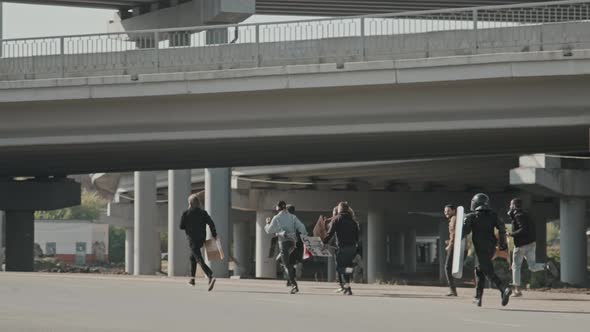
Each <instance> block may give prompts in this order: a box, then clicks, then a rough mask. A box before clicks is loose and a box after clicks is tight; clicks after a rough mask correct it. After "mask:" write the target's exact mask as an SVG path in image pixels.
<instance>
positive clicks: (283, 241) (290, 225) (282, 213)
mask: <svg viewBox="0 0 590 332" xmlns="http://www.w3.org/2000/svg"><path fill="white" fill-rule="evenodd" d="M276 210H277V211H278V213H277V215H275V216H274V217H273V218H272V219H271V218H267V219H266V226H264V230H265V231H266V233H267V234H278V236H279V250H280V252H281V261H282V262H283V266H285V267H286V268H285V273H286V274H287V279H288V280H289V281H290V282H291V287H292V288H291V294H296V293H298V292H299V286H298V285H297V281H296V280H295V266H294V265H291V264H289V257H290V254H291V252H292V251H293V250H294V249H295V245H296V243H297V233H299V234H300V235H307V230H306V229H305V226H304V225H303V223H301V221H300V220H299V219H297V217H296V216H295V215H292V214H291V213H289V212H288V211H287V203H285V202H284V201H279V202H278V203H277V206H276Z"/></svg>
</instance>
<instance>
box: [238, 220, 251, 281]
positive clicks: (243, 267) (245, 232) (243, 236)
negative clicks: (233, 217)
mask: <svg viewBox="0 0 590 332" xmlns="http://www.w3.org/2000/svg"><path fill="white" fill-rule="evenodd" d="M233 227H234V229H233V233H234V255H233V257H234V258H235V259H236V261H237V263H238V264H236V267H235V270H234V276H240V277H245V276H248V275H249V274H250V271H251V267H250V262H251V261H252V257H250V225H249V224H248V223H247V222H244V221H239V222H236V223H234V225H233Z"/></svg>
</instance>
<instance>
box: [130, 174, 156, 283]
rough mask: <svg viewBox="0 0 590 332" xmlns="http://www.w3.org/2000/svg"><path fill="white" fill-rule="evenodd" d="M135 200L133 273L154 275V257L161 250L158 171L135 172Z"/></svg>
mask: <svg viewBox="0 0 590 332" xmlns="http://www.w3.org/2000/svg"><path fill="white" fill-rule="evenodd" d="M134 176H135V183H134V186H135V200H134V204H133V207H134V245H135V247H134V252H133V254H134V259H133V274H135V275H152V274H155V273H156V269H157V266H156V262H155V259H154V257H155V256H156V255H157V252H158V250H159V245H160V243H159V241H156V236H157V234H158V231H157V228H156V216H157V207H156V173H155V172H135V174H134Z"/></svg>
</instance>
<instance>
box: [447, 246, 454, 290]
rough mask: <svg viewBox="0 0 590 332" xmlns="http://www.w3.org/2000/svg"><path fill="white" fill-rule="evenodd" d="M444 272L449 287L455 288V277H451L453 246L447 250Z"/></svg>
mask: <svg viewBox="0 0 590 332" xmlns="http://www.w3.org/2000/svg"><path fill="white" fill-rule="evenodd" d="M445 272H446V275H447V282H448V283H449V287H450V288H452V289H455V279H454V278H453V248H452V247H451V249H449V251H447V259H446V260H445Z"/></svg>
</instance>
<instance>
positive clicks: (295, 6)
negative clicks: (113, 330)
mask: <svg viewBox="0 0 590 332" xmlns="http://www.w3.org/2000/svg"><path fill="white" fill-rule="evenodd" d="M7 2H16V3H28V4H43V5H59V6H79V7H92V8H104V9H117V10H122V11H125V10H130V9H133V8H137V7H142V6H151V5H152V4H156V3H158V4H159V6H161V7H162V6H166V5H167V4H168V5H169V1H154V0H42V1H36V0H15V1H7ZM182 2H186V1H182V0H181V1H179V3H182ZM529 2H538V1H537V0H452V1H447V0H418V1H412V0H375V1H358V0H324V1H311V0H256V14H261V15H300V16H348V15H362V14H382V13H391V12H401V11H414V10H430V9H442V8H462V7H475V6H492V5H507V4H515V3H529Z"/></svg>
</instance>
